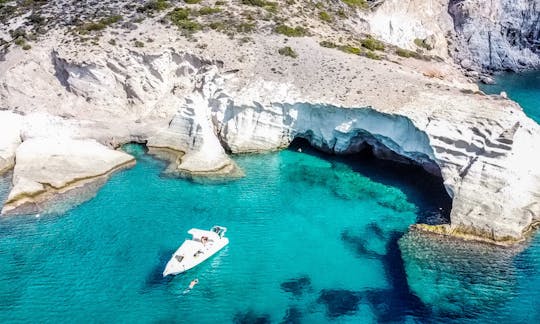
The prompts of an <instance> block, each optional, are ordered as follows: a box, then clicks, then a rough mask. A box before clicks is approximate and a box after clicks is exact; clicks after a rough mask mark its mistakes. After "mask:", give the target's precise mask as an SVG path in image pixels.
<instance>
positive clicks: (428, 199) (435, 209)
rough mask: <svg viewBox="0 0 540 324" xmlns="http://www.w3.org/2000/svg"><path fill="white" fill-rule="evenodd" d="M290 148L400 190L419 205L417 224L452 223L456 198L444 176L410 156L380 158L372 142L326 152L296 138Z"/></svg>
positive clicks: (409, 199) (307, 141) (305, 140)
mask: <svg viewBox="0 0 540 324" xmlns="http://www.w3.org/2000/svg"><path fill="white" fill-rule="evenodd" d="M288 149H289V150H291V151H295V152H301V153H303V154H310V155H312V156H316V157H318V158H321V159H324V160H327V161H330V162H331V163H342V164H345V165H347V166H348V167H350V168H351V170H352V171H354V172H358V173H360V174H361V175H363V176H365V177H367V178H369V179H370V180H372V181H375V182H379V183H382V184H384V185H388V186H393V187H396V188H398V189H400V190H401V191H402V192H403V193H405V195H406V196H407V200H408V201H409V202H411V203H413V204H415V205H416V206H417V207H418V214H417V223H425V224H432V225H438V224H448V223H450V211H451V209H452V199H451V198H450V196H449V195H448V193H447V192H446V189H445V187H444V184H443V180H442V178H441V177H437V176H435V175H433V174H431V173H429V172H427V171H426V170H424V169H423V168H422V167H421V166H419V165H417V164H415V163H414V162H413V161H410V160H408V159H406V158H403V157H400V159H399V160H400V161H399V162H396V161H392V160H386V159H380V158H377V156H376V155H375V154H374V148H373V146H372V145H370V144H367V143H364V144H363V145H362V146H361V148H360V149H359V150H358V152H357V153H352V154H344V155H336V154H332V153H328V152H323V151H321V150H319V149H317V148H315V147H314V146H312V145H311V143H310V142H309V140H307V139H305V138H302V137H296V138H295V139H294V140H293V141H292V142H291V144H290V145H289V148H288Z"/></svg>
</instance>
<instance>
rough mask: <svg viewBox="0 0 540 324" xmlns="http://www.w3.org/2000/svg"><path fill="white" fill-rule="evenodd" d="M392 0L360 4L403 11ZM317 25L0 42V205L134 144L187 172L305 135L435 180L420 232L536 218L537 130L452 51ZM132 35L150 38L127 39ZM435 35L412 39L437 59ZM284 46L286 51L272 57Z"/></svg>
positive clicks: (14, 210)
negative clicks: (341, 43) (431, 221)
mask: <svg viewBox="0 0 540 324" xmlns="http://www.w3.org/2000/svg"><path fill="white" fill-rule="evenodd" d="M392 3H394V5H397V4H395V2H392V1H387V2H385V4H382V5H381V6H378V7H377V8H375V9H373V10H386V11H382V12H386V13H387V14H388V12H389V10H397V11H396V12H401V11H399V10H401V9H399V8H394V7H392V6H390V5H391V4H392ZM392 8H393V9H392ZM433 8H438V9H437V10H435V11H430V12H427V13H423V14H422V16H421V17H416V16H415V17H416V18H418V19H419V21H423V20H425V19H431V18H433V15H434V14H437V15H439V14H441V13H440V9H441V6H440V3H438V5H437V6H435V7H433ZM398 9H399V10H398ZM403 14H410V12H409V11H405V13H403ZM362 15H363V16H365V17H367V18H365V19H367V20H366V21H368V22H369V21H371V22H372V24H373V21H375V20H376V19H377V18H376V17H377V11H373V12H371V13H366V12H360V13H359V16H362ZM368 16H369V17H368ZM370 17H371V18H370ZM430 17H431V18H430ZM413 18H414V17H413ZM416 18H415V19H416ZM156 19H158V18H156ZM370 19H371V20H370ZM373 19H374V20H373ZM400 19H401V18H400ZM439 27H441V28H440V30H445V28H446V27H444V26H439ZM443 27H444V28H443ZM325 28H326V27H324V28H323V27H321V28H319V29H317V33H314V35H303V36H301V37H285V36H283V35H267V34H264V29H261V30H260V31H255V32H253V33H251V34H250V35H249V38H250V40H248V41H246V42H244V41H242V39H238V38H235V37H231V36H230V35H226V34H223V33H219V32H216V31H213V30H208V31H203V32H196V33H194V34H192V35H189V36H181V37H180V36H178V35H175V34H174V33H173V32H171V26H168V25H166V24H165V25H163V24H161V25H160V24H157V23H156V22H155V21H154V20H146V21H143V22H140V23H139V25H138V27H137V28H136V29H128V30H124V31H122V35H121V37H118V36H117V35H118V31H117V30H115V28H111V29H110V30H109V29H106V30H104V31H100V32H99V33H100V37H99V39H97V40H96V41H95V43H93V44H88V43H85V44H80V43H77V42H73V39H72V36H71V35H70V34H66V33H64V32H62V31H50V32H48V33H47V34H46V36H44V37H43V38H41V39H40V40H38V41H36V43H35V44H34V46H33V47H32V48H31V49H26V50H25V49H23V48H12V49H10V51H9V52H7V53H5V55H4V61H3V62H0V132H1V135H2V136H0V170H1V171H2V172H5V171H6V170H10V169H11V168H14V175H13V185H14V186H13V188H12V190H11V193H10V194H9V198H8V201H7V202H6V204H5V205H4V207H3V210H2V214H20V213H27V212H39V206H40V204H42V203H44V202H45V201H46V200H49V199H51V198H53V196H54V195H56V194H57V193H60V192H63V193H65V192H67V191H71V190H75V188H80V187H81V186H85V185H88V184H89V183H91V182H96V183H98V182H100V183H102V182H104V181H105V180H106V179H107V178H108V176H109V175H110V174H111V173H112V172H115V171H117V170H119V169H122V168H125V167H129V166H130V165H132V164H133V163H134V160H133V157H131V156H129V155H127V154H125V153H122V152H119V151H116V150H114V149H115V148H117V147H118V146H119V145H122V144H125V143H130V142H136V143H143V144H145V145H146V146H147V147H148V148H149V152H150V153H151V154H154V155H156V156H157V157H159V158H163V159H165V160H167V161H168V162H169V166H168V167H167V173H170V174H172V175H177V176H182V177H188V178H194V179H195V178H198V177H217V178H222V177H229V176H232V177H238V176H241V175H242V172H241V170H240V169H239V168H238V167H237V166H236V164H235V163H234V161H232V159H231V158H230V157H229V154H231V153H232V154H239V153H253V152H265V151H270V150H279V149H282V148H285V147H287V146H288V145H289V144H290V143H291V142H292V141H293V140H294V139H295V138H304V139H307V140H308V141H309V142H310V143H311V145H313V146H314V147H316V148H317V149H320V150H323V151H326V152H330V153H335V154H351V153H356V152H359V151H361V150H362V149H364V148H366V147H367V146H369V147H372V148H373V151H374V153H375V155H376V156H378V157H379V158H383V159H391V160H396V161H398V162H402V163H414V164H417V165H420V166H422V167H423V168H424V169H425V170H426V171H428V172H429V173H431V174H435V175H437V176H440V177H441V179H442V181H443V183H444V186H445V188H446V190H447V192H448V195H449V196H450V197H451V198H452V199H453V207H452V212H451V215H450V220H451V224H450V225H448V226H444V227H437V228H433V227H429V228H428V227H426V226H421V225H420V226H418V228H422V229H425V230H430V231H432V232H437V233H441V234H449V235H453V236H455V237H461V238H467V239H477V240H481V241H487V242H491V243H496V244H507V243H509V242H510V243H511V242H519V241H521V240H522V239H523V238H524V237H525V236H526V235H527V233H528V232H529V230H530V228H531V226H532V224H535V223H537V222H538V221H540V203H539V201H540V170H538V168H537V167H536V165H535V162H534V161H532V160H531V159H528V158H527V157H528V156H529V152H531V151H538V150H540V147H539V146H540V126H539V125H538V124H536V123H535V122H533V121H532V120H530V119H529V118H528V117H526V116H525V115H524V113H523V112H522V111H521V108H520V107H519V106H518V105H517V104H516V103H514V102H512V101H510V100H507V99H505V98H502V97H500V96H486V95H484V94H483V93H481V92H480V91H478V88H477V86H476V85H475V84H474V83H472V82H471V80H470V79H469V78H468V77H466V76H465V75H464V74H463V69H462V67H459V66H458V65H456V64H454V63H453V62H452V60H451V59H450V58H449V57H442V58H440V59H431V58H428V59H426V56H422V57H420V56H414V57H412V56H411V57H404V56H402V55H399V53H402V54H403V53H405V52H400V50H405V49H403V48H401V47H400V48H401V49H400V48H398V49H396V52H390V51H388V50H382V49H381V50H380V51H379V52H380V54H376V55H377V56H374V55H373V54H370V53H372V51H371V50H370V51H369V52H363V53H362V55H357V54H351V52H354V51H352V49H351V48H345V47H341V48H340V49H338V48H332V46H329V45H328V44H327V43H325V45H328V46H321V42H320V41H321V38H320V37H322V36H323V35H325V33H326V31H325V30H326V29H325ZM358 28H359V27H358ZM440 30H437V32H440ZM334 32H336V31H334ZM409 32H410V33H413V34H414V33H417V34H418V37H420V36H422V37H423V36H425V32H426V31H425V30H423V31H418V30H416V29H414V28H413V30H411V31H409ZM336 33H338V32H336ZM420 34H421V35H420ZM141 35H144V37H145V38H146V39H151V40H152V41H151V42H146V43H145V44H144V46H142V47H141V46H136V45H134V43H133V42H132V40H133V39H137V37H140V36H141ZM338 35H339V33H338ZM334 36H335V35H334ZM380 37H381V38H383V39H384V40H385V41H387V42H390V41H392V37H395V35H394V34H392V35H390V34H389V35H387V38H385V36H384V35H381V36H380ZM434 37H435V36H434ZM428 38H429V37H428ZM111 39H115V41H114V42H112V41H111ZM368 39H372V38H368ZM443 39H444V37H443ZM443 39H440V38H437V37H435V38H433V44H431V42H427V43H422V44H425V46H426V47H427V46H428V45H429V46H431V45H433V46H434V48H433V49H431V50H428V51H433V53H432V55H433V57H435V56H436V55H437V53H439V54H440V55H443V54H444V52H445V50H446V46H447V45H444V46H443V45H441V46H443V47H438V45H437V44H438V43H440V42H441V41H442V40H443ZM374 41H375V40H373V42H374ZM428 43H429V44H428ZM365 44H366V45H365V46H371V45H373V44H378V43H370V42H368V43H365ZM369 44H371V45H369ZM381 44H382V43H381ZM385 44H386V45H385V46H386V47H385V48H387V49H388V48H394V49H395V48H396V47H395V46H396V45H392V43H385ZM36 45H39V46H36ZM284 45H286V46H287V47H289V48H290V49H291V50H293V53H294V54H295V55H296V56H297V57H293V56H284V55H281V54H280V53H279V50H280V49H282V48H283V46H284ZM398 45H399V44H398ZM373 46H375V45H373ZM378 46H382V45H378ZM391 46H394V47H391ZM401 46H405V45H401ZM383 47H384V46H383ZM278 53H279V54H278ZM287 53H289V54H290V53H291V52H287ZM373 53H375V52H373ZM291 55H292V54H291ZM411 55H412V54H411ZM418 55H419V54H418ZM383 56H384V57H383ZM29 147H30V148H32V149H29ZM96 190H97V189H96ZM29 206H30V207H29Z"/></svg>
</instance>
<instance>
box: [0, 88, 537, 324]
mask: <svg viewBox="0 0 540 324" xmlns="http://www.w3.org/2000/svg"><path fill="white" fill-rule="evenodd" d="M505 80H506V79H505ZM509 80H511V79H509ZM517 84H518V83H517V82H516V83H510V85H512V86H513V85H516V86H515V87H514V88H512V89H513V90H512V91H511V90H510V89H509V88H508V89H507V91H508V92H509V94H510V95H511V96H515V98H517V99H518V100H519V98H520V97H519V95H520V93H521V92H520V89H519V87H518V86H517ZM526 84H527V85H529V84H528V83H526ZM537 85H538V82H537ZM505 89H506V88H505ZM495 91H498V90H495ZM523 91H528V89H524V90H523ZM537 93H538V97H537V98H540V89H537ZM539 100H540V99H539ZM528 102H529V101H528ZM537 102H538V101H537ZM529 103H531V105H530V106H529V108H527V109H528V113H530V114H531V115H534V111H536V112H538V111H539V110H538V109H537V108H535V106H534V103H533V101H530V102H529ZM523 104H524V105H525V103H524V102H523ZM535 109H536V110H535ZM299 148H301V149H302V150H301V152H299V150H298V149H299ZM124 149H125V150H126V151H128V152H130V153H132V154H134V155H136V157H137V165H136V166H135V167H134V168H132V169H129V170H125V171H122V172H119V173H117V174H115V175H114V176H113V177H112V179H111V180H110V181H109V182H108V183H107V184H105V185H104V186H103V188H102V189H101V190H100V191H99V192H98V194H97V196H96V197H95V198H94V199H92V200H90V201H88V202H86V203H83V204H82V205H79V206H78V207H75V208H73V209H71V210H70V211H68V212H65V213H63V214H42V215H39V216H38V215H28V216H22V217H3V218H0V322H2V323H6V322H39V323H43V322H54V323H64V322H69V323H71V322H129V323H155V322H164V323H187V322H196V323H215V322H222V323H229V322H236V323H327V322H338V323H370V322H392V323H401V322H409V323H415V322H455V323H463V322H478V323H492V322H499V323H509V322H512V323H529V322H540V307H539V306H540V236H539V235H537V236H536V238H535V239H534V240H533V241H532V242H531V243H530V245H529V246H528V248H526V249H524V250H523V251H516V250H511V249H500V248H493V247H489V246H485V245H471V244H462V243H460V242H456V241H452V240H447V239H443V238H434V237H431V236H425V235H420V234H417V233H407V229H408V226H409V225H410V224H413V223H415V222H417V221H422V222H429V223H441V222H447V221H448V211H449V209H450V201H449V199H448V197H447V196H446V193H445V191H444V188H443V187H442V184H441V182H440V180H438V179H434V178H432V177H430V176H428V175H427V174H425V173H424V172H423V171H421V170H418V169H417V168H414V167H406V166H403V165H395V164H392V163H389V162H384V161H378V160H376V159H374V158H373V157H371V156H370V154H367V153H366V154H362V155H357V156H349V157H336V156H328V155H325V154H322V153H318V152H316V151H315V150H313V149H311V148H310V147H309V146H308V145H306V143H303V142H301V141H299V142H295V143H294V144H293V145H292V147H291V148H290V149H288V150H284V151H282V152H275V153H268V154H262V155H245V156H237V157H235V159H236V161H237V163H238V164H239V165H240V166H241V167H242V168H243V169H244V170H245V173H246V176H245V177H244V178H242V179H240V180H237V181H231V182H224V183H194V182H190V181H187V180H181V179H174V178H169V177H167V176H164V175H163V174H162V172H163V170H164V167H165V165H164V163H163V162H161V161H158V160H155V159H153V158H152V157H150V156H149V155H147V154H145V152H144V147H142V146H138V145H128V146H126V147H124ZM8 178H9V175H8V176H7V177H5V178H4V179H3V180H0V200H2V199H4V198H5V195H6V193H7V190H8V189H9V188H8V182H9V181H8ZM215 224H219V225H224V226H227V227H228V228H229V231H228V233H227V234H228V236H229V238H230V244H229V246H228V247H226V248H225V249H224V250H222V251H221V252H220V253H218V254H217V255H216V256H214V257H213V258H211V259H210V260H208V261H207V262H206V263H204V264H202V265H200V266H199V267H197V268H195V269H193V270H192V271H189V272H187V273H185V274H182V275H179V276H176V277H174V278H162V276H161V272H162V271H163V268H164V266H165V264H166V262H167V260H168V259H169V257H170V255H171V254H172V253H173V252H174V250H175V249H176V248H177V247H178V246H179V245H180V244H181V243H182V241H183V240H184V239H185V238H186V237H187V236H188V235H187V233H186V231H187V230H189V229H190V228H192V227H199V228H209V227H211V226H212V225H215ZM194 278H198V279H199V284H198V285H197V286H196V287H195V288H194V289H193V290H192V291H191V292H189V293H186V294H184V293H183V292H184V290H185V288H186V287H187V285H188V284H189V282H190V281H191V280H192V279H194Z"/></svg>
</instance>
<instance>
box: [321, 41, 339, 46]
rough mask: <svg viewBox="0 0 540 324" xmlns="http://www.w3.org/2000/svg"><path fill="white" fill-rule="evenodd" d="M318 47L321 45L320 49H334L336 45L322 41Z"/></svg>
mask: <svg viewBox="0 0 540 324" xmlns="http://www.w3.org/2000/svg"><path fill="white" fill-rule="evenodd" d="M319 45H321V46H322V47H326V48H336V47H337V45H336V44H335V43H332V42H330V41H322V42H320V43H319Z"/></svg>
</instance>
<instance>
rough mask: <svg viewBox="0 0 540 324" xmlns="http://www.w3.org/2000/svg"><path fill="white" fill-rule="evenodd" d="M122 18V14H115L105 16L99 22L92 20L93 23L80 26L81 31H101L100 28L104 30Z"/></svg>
mask: <svg viewBox="0 0 540 324" xmlns="http://www.w3.org/2000/svg"><path fill="white" fill-rule="evenodd" d="M120 20H122V16H120V15H114V16H110V17H106V18H103V19H101V20H99V21H97V22H91V23H87V24H85V25H83V26H82V27H81V28H80V31H82V32H83V33H85V32H92V31H100V30H103V29H105V28H107V27H109V26H110V25H112V24H115V23H117V22H119V21H120Z"/></svg>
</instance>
